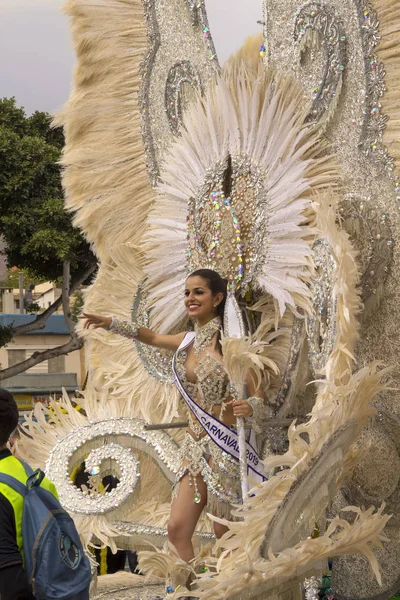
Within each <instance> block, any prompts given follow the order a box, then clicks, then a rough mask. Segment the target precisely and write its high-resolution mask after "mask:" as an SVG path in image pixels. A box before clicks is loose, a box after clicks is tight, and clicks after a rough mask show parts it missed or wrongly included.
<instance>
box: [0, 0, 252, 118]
mask: <svg viewBox="0 0 400 600" xmlns="http://www.w3.org/2000/svg"><path fill="white" fill-rule="evenodd" d="M82 1H83V0H82ZM63 3H64V0H0V97H4V96H7V97H10V96H15V97H16V99H17V103H18V104H19V105H21V106H24V107H25V110H26V112H27V113H28V114H30V113H31V112H33V111H34V110H44V111H49V112H55V111H56V110H57V109H58V108H59V107H60V106H62V105H63V104H64V102H65V101H66V100H67V98H68V93H69V89H70V84H71V73H72V68H73V64H74V60H75V58H74V54H73V50H72V45H71V42H70V39H69V31H68V20H67V18H66V17H65V16H64V15H63V14H62V13H61V10H60V8H61V6H62V5H63ZM206 4H207V7H208V14H209V20H210V25H211V31H212V33H213V36H214V41H215V45H216V48H217V52H218V56H219V57H220V60H221V62H223V61H224V60H226V58H227V57H228V56H229V54H231V52H233V51H234V50H236V48H238V46H239V45H240V44H241V42H242V41H243V40H244V39H245V38H246V37H247V36H248V35H250V34H253V33H256V32H257V31H260V26H259V25H257V23H256V22H257V20H259V19H261V5H262V0H206Z"/></svg>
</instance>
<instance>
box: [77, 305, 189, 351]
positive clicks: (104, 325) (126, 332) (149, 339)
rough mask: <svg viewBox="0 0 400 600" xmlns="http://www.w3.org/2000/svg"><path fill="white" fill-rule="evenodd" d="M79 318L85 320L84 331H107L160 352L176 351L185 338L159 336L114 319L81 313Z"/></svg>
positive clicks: (182, 335)
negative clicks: (90, 328)
mask: <svg viewBox="0 0 400 600" xmlns="http://www.w3.org/2000/svg"><path fill="white" fill-rule="evenodd" d="M79 318H80V319H84V320H85V324H84V327H85V329H89V327H93V329H99V328H100V329H107V330H110V331H113V332H114V333H119V334H120V335H123V336H124V337H127V338H132V339H135V340H138V341H139V342H142V344H147V345H148V346H155V347H156V348H160V349H162V350H172V351H175V350H177V349H178V348H179V346H180V344H181V343H182V341H183V338H184V337H185V333H184V332H182V333H178V334H176V335H161V334H159V333H156V332H155V331H152V330H151V329H147V327H141V326H139V325H137V324H136V323H132V322H131V321H123V320H121V319H117V318H115V317H106V316H104V315H94V314H89V313H83V314H82V315H81V316H80V317H79Z"/></svg>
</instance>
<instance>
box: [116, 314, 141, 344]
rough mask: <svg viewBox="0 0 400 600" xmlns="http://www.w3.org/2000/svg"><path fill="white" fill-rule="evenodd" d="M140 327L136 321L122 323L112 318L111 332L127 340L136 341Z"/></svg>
mask: <svg viewBox="0 0 400 600" xmlns="http://www.w3.org/2000/svg"><path fill="white" fill-rule="evenodd" d="M138 329H139V325H138V324H137V323H135V321H132V322H129V321H122V320H121V319H118V318H117V317H112V321H111V325H110V331H112V332H113V333H118V334H119V335H122V336H124V337H126V338H131V339H133V340H135V339H136V338H137V334H138Z"/></svg>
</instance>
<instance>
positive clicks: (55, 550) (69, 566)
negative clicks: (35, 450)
mask: <svg viewBox="0 0 400 600" xmlns="http://www.w3.org/2000/svg"><path fill="white" fill-rule="evenodd" d="M21 462H22V461H21ZM22 464H23V466H24V468H25V471H26V473H27V475H28V480H27V482H26V485H24V484H23V483H21V482H20V481H18V479H15V478H14V477H11V476H10V475H5V474H3V473H0V482H1V483H5V484H7V485H9V486H10V487H11V488H12V489H13V490H15V491H16V492H17V493H18V494H21V495H22V496H23V497H24V498H25V501H24V508H23V517H22V538H23V543H24V554H25V572H26V574H27V577H28V580H29V583H30V584H31V585H32V587H33V592H34V595H35V598H36V600H88V598H89V586H90V581H91V568H90V562H89V559H88V557H87V556H86V554H85V553H84V551H83V548H82V544H81V541H80V539H79V534H78V532H77V530H76V527H75V524H74V522H73V520H72V519H71V517H70V516H69V514H68V513H67V512H66V511H65V510H64V509H63V508H62V506H61V504H60V503H59V501H58V500H57V499H56V498H55V496H53V494H52V493H51V492H49V491H47V490H46V489H44V488H43V487H41V486H40V484H41V482H42V481H43V479H44V477H45V475H44V473H43V471H41V470H40V469H38V470H37V471H35V472H33V471H32V469H31V468H30V467H29V465H27V464H25V463H22Z"/></svg>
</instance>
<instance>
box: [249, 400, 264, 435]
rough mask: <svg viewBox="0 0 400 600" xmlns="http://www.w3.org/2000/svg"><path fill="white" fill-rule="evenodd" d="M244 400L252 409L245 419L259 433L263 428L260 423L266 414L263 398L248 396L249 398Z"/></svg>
mask: <svg viewBox="0 0 400 600" xmlns="http://www.w3.org/2000/svg"><path fill="white" fill-rule="evenodd" d="M246 402H248V404H249V405H250V406H251V408H252V409H253V414H252V415H251V417H246V421H247V423H250V424H251V425H252V427H253V429H254V431H255V432H256V433H261V432H262V430H263V426H262V423H263V421H265V418H266V416H267V415H266V412H267V411H266V407H265V404H264V400H263V398H258V396H250V398H247V399H246Z"/></svg>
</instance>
